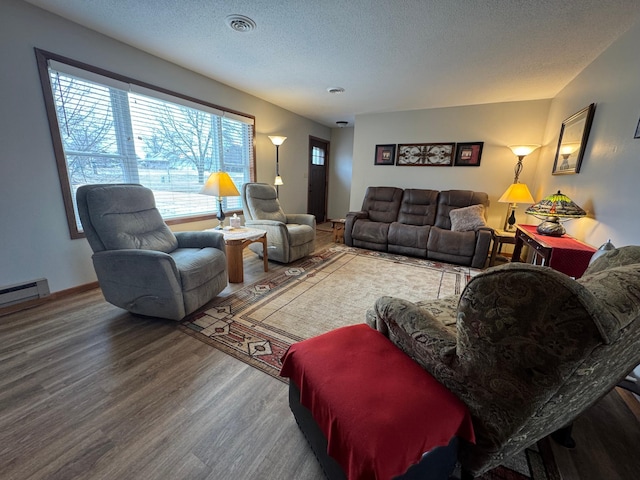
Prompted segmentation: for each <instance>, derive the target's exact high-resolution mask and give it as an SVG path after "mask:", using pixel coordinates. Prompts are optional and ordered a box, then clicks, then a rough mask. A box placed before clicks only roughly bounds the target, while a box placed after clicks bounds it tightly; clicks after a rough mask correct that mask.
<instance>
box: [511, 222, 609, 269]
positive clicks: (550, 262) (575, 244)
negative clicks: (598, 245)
mask: <svg viewBox="0 0 640 480" xmlns="http://www.w3.org/2000/svg"><path fill="white" fill-rule="evenodd" d="M524 245H529V247H530V248H531V250H532V251H533V260H532V263H534V264H536V265H546V266H549V267H551V268H553V269H554V270H558V271H559V272H562V273H564V274H566V275H569V276H570V277H573V278H580V277H581V276H582V274H583V273H584V271H585V270H586V269H587V267H588V266H589V260H591V257H592V255H593V253H594V252H595V251H596V249H595V248H593V247H592V246H591V245H587V244H586V243H583V242H581V241H579V240H576V239H575V238H573V237H571V236H569V235H562V236H561V237H550V236H548V235H540V234H539V233H537V231H536V225H516V243H515V247H514V249H513V258H512V259H511V261H512V262H520V261H522V260H521V259H520V255H521V253H522V247H523V246H524Z"/></svg>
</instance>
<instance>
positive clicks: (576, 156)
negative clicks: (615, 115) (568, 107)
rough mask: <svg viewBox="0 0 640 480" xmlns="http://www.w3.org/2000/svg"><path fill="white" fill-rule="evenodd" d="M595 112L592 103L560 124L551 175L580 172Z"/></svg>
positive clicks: (594, 106) (594, 105)
mask: <svg viewBox="0 0 640 480" xmlns="http://www.w3.org/2000/svg"><path fill="white" fill-rule="evenodd" d="M595 111H596V104H595V103H592V104H591V105H589V106H588V107H585V108H583V109H582V110H580V111H579V112H577V113H574V114H573V115H571V116H570V117H569V118H567V119H566V120H565V121H564V122H562V127H560V139H559V140H558V148H557V150H556V159H555V161H554V162H553V171H552V172H551V173H552V174H553V175H568V174H572V173H579V172H580V165H581V164H582V157H583V156H584V151H585V148H586V147H587V140H588V139H589V131H590V130H591V124H592V123H593V115H594V113H595Z"/></svg>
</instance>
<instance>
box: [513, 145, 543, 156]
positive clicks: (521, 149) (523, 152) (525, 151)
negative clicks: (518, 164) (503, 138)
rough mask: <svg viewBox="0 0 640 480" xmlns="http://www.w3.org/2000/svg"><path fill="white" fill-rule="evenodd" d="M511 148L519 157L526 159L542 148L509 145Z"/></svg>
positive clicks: (538, 146)
mask: <svg viewBox="0 0 640 480" xmlns="http://www.w3.org/2000/svg"><path fill="white" fill-rule="evenodd" d="M509 148H510V149H511V151H512V152H513V153H514V155H516V156H517V157H526V156H527V155H529V154H530V153H531V152H533V151H534V150H536V149H537V148H540V145H509Z"/></svg>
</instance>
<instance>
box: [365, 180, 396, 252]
mask: <svg viewBox="0 0 640 480" xmlns="http://www.w3.org/2000/svg"><path fill="white" fill-rule="evenodd" d="M401 201H402V189H401V188H396V187H369V188H367V192H366V193H365V196H364V201H363V202H362V211H363V212H367V213H368V215H369V220H371V221H372V222H382V223H391V222H395V221H396V219H397V218H398V210H399V209H400V202H401ZM385 243H386V240H385Z"/></svg>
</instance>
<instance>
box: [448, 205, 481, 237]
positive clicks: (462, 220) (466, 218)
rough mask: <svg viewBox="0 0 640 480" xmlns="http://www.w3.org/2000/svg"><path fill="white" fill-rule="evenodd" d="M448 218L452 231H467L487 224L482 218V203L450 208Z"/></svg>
mask: <svg viewBox="0 0 640 480" xmlns="http://www.w3.org/2000/svg"><path fill="white" fill-rule="evenodd" d="M449 218H450V219H451V230H452V231H453V232H469V231H471V230H477V229H478V228H480V227H486V226H487V223H486V222H485V220H484V205H481V204H480V205H471V206H469V207H464V208H456V209H454V210H451V211H450V212H449Z"/></svg>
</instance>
